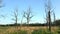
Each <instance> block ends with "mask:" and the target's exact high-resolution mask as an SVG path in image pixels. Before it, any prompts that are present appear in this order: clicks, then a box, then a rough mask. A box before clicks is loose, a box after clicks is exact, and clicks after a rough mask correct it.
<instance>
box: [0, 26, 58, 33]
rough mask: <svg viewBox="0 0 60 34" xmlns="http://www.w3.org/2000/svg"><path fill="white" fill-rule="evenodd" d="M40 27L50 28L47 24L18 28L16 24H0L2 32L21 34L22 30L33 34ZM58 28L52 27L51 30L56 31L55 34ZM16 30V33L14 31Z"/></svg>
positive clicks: (0, 31) (43, 28)
mask: <svg viewBox="0 0 60 34" xmlns="http://www.w3.org/2000/svg"><path fill="white" fill-rule="evenodd" d="M39 29H42V30H44V31H46V30H47V29H48V27H46V26H29V27H27V26H22V27H20V26H18V28H17V27H15V26H7V27H1V26H0V34H17V33H18V34H20V33H21V31H22V33H23V32H25V33H26V32H27V34H31V33H32V32H33V31H34V30H39ZM57 30H58V27H56V26H55V27H52V28H51V31H52V32H55V34H56V31H57ZM14 32H16V33H14ZM25 33H24V34H25Z"/></svg>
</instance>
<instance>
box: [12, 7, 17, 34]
mask: <svg viewBox="0 0 60 34" xmlns="http://www.w3.org/2000/svg"><path fill="white" fill-rule="evenodd" d="M13 14H14V15H13V18H12V20H14V22H15V24H14V25H15V26H16V27H15V28H16V30H17V31H18V24H17V23H18V8H16V9H15V11H14V12H13ZM17 31H16V32H17ZM17 33H18V32H17Z"/></svg>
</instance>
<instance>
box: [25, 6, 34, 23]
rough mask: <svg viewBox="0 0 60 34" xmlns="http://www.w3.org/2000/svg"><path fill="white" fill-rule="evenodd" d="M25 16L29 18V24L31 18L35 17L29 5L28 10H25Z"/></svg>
mask: <svg viewBox="0 0 60 34" xmlns="http://www.w3.org/2000/svg"><path fill="white" fill-rule="evenodd" d="M24 17H25V18H26V20H27V24H29V22H30V19H31V18H32V17H33V15H32V14H31V8H30V7H29V8H28V10H27V12H24Z"/></svg>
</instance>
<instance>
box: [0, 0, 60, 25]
mask: <svg viewBox="0 0 60 34" xmlns="http://www.w3.org/2000/svg"><path fill="white" fill-rule="evenodd" d="M45 1H46V0H3V3H2V4H3V7H2V8H0V15H4V17H1V16H0V24H14V20H12V18H14V16H13V12H14V11H15V9H16V7H17V8H18V14H19V15H18V23H20V22H21V19H22V15H23V11H27V9H28V8H29V7H31V12H32V14H33V15H34V17H33V18H32V19H31V21H30V23H37V22H38V23H44V22H45V5H44V2H45ZM51 5H52V9H54V12H55V15H56V19H60V16H59V14H60V0H51ZM52 20H53V15H52ZM23 22H26V19H25V18H23Z"/></svg>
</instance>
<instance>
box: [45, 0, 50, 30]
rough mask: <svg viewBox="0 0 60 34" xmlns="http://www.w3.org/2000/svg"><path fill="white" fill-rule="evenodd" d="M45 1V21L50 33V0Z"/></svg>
mask: <svg viewBox="0 0 60 34" xmlns="http://www.w3.org/2000/svg"><path fill="white" fill-rule="evenodd" d="M47 1H48V2H47V3H46V4H45V9H46V12H47V16H46V19H47V23H48V26H49V31H51V1H50V0H47Z"/></svg>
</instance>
